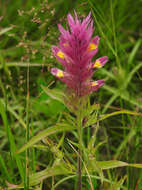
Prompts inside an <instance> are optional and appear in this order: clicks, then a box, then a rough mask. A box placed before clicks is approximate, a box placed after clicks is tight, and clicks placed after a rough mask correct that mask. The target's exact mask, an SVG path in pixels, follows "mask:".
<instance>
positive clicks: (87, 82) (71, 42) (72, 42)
mask: <svg viewBox="0 0 142 190" xmlns="http://www.w3.org/2000/svg"><path fill="white" fill-rule="evenodd" d="M67 19H68V24H69V27H70V29H69V30H65V29H64V28H63V27H62V26H61V25H58V28H59V30H60V33H61V35H60V38H59V47H56V46H52V51H53V54H54V56H55V57H56V58H57V59H58V60H59V61H60V63H61V64H62V66H63V69H64V71H62V70H59V69H57V68H52V69H51V73H52V74H53V75H54V76H56V77H57V78H58V79H60V80H61V81H62V82H64V83H66V84H67V86H68V88H70V89H71V90H72V92H73V93H75V95H76V96H79V97H80V96H85V95H87V94H90V93H91V92H92V91H97V90H98V89H99V88H100V87H101V86H102V85H103V84H104V80H98V81H92V79H91V78H92V75H93V72H94V70H95V69H98V68H101V67H103V66H104V64H105V63H106V62H107V61H108V58H107V57H106V56H104V57H101V58H99V59H97V60H96V61H95V62H94V63H92V62H91V59H92V57H93V56H94V55H96V53H97V52H98V45H99V40H100V38H99V37H98V36H96V37H94V38H93V39H92V34H93V21H92V20H91V14H90V13H89V15H88V16H87V17H86V18H85V19H84V20H83V21H82V22H81V21H80V20H79V19H78V17H77V14H76V13H75V19H73V17H72V16H71V14H68V16H67Z"/></svg>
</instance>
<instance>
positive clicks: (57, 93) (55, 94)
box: [42, 86, 65, 104]
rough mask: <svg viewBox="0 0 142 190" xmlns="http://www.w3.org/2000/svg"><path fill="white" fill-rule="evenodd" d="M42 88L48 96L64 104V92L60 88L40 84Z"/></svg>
mask: <svg viewBox="0 0 142 190" xmlns="http://www.w3.org/2000/svg"><path fill="white" fill-rule="evenodd" d="M42 89H43V90H44V92H45V93H46V94H47V95H48V96H50V97H51V98H53V99H55V100H58V101H59V102H61V103H63V104H64V97H65V94H64V93H63V92H62V91H61V90H58V89H49V88H48V87H45V86H42Z"/></svg>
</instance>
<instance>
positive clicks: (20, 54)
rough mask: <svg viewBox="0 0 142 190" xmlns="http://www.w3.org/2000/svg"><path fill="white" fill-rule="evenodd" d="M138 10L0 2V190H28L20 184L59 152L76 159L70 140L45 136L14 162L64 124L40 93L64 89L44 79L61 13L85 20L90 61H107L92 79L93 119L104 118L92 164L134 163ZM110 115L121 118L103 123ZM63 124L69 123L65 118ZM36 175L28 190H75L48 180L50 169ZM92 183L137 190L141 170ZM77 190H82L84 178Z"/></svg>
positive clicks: (141, 90) (90, 2) (84, 2)
mask: <svg viewBox="0 0 142 190" xmlns="http://www.w3.org/2000/svg"><path fill="white" fill-rule="evenodd" d="M141 7H142V1H141V0H137V1H133V0H125V1H124V0H119V1H117V0H105V1H104V0H78V1H75V0H58V1H55V0H49V1H47V0H36V1H35V0H30V1H27V0H25V1H15V0H0V188H1V189H3V188H4V189H8V187H9V188H10V187H11V188H12V187H13V188H15V189H17V188H18V187H16V186H14V185H12V184H15V185H16V184H22V182H24V184H23V186H24V189H28V187H27V186H26V184H28V183H29V182H28V180H29V179H28V178H27V177H25V176H28V175H29V174H33V173H35V172H40V171H42V170H43V169H45V168H46V167H47V166H48V167H50V166H51V165H52V164H53V161H54V160H56V161H58V159H60V158H61V157H62V156H63V155H62V153H63V152H64V154H65V155H66V158H67V159H68V160H69V161H70V163H72V165H73V166H75V165H76V163H75V161H74V160H76V153H75V151H74V149H73V148H72V145H71V142H69V140H68V139H70V140H72V141H74V139H75V136H76V132H70V133H66V132H63V133H62V134H61V133H60V134H54V135H51V136H50V137H48V138H43V139H42V140H41V141H38V143H36V144H34V145H33V146H31V147H30V149H28V150H26V151H24V152H22V153H21V154H15V152H16V151H17V150H18V149H20V148H21V147H22V146H23V145H24V144H25V143H26V142H27V141H29V139H30V138H31V137H33V136H35V135H36V134H38V133H39V132H40V131H43V130H45V129H48V128H49V127H50V126H53V125H54V124H56V123H59V122H60V121H61V120H63V119H65V118H66V113H67V112H68V110H67V109H66V108H65V106H64V105H63V104H62V103H61V102H59V101H58V100H56V99H54V98H51V96H49V92H48V95H47V93H46V92H45V91H44V90H43V89H44V87H50V89H54V88H56V89H64V85H63V84H62V83H61V82H60V81H57V80H56V79H55V78H54V77H53V76H52V75H51V74H50V72H49V71H50V68H51V67H52V66H55V65H57V66H58V67H60V65H59V63H58V62H57V60H56V59H55V58H54V57H53V56H52V53H51V46H52V45H56V44H57V43H58V36H59V31H58V29H57V24H58V23H61V24H62V25H64V26H66V16H67V13H68V12H70V13H72V14H73V12H74V10H76V12H77V13H78V14H79V15H80V18H84V17H85V16H86V15H88V13H89V11H91V12H92V17H93V19H94V26H95V32H94V35H99V36H100V37H101V41H100V46H99V53H98V55H97V57H100V56H103V55H107V56H108V57H109V63H108V64H106V65H105V67H104V68H103V69H101V70H99V71H97V72H96V73H95V75H94V78H96V79H99V78H100V79H101V78H104V79H105V80H106V85H105V86H104V87H103V88H101V89H100V90H99V91H98V92H97V93H95V94H93V95H92V96H91V101H92V102H95V103H97V104H99V105H100V109H99V114H100V115H102V116H104V118H106V119H103V120H102V121H100V123H99V131H98V134H97V137H96V139H95V140H96V141H95V143H96V144H98V143H99V142H105V143H104V144H103V145H102V146H101V147H100V148H99V149H97V151H96V159H97V160H102V161H103V160H121V161H124V162H127V163H142V159H141V155H142V117H141V116H142V114H141V109H142V85H141V80H142V48H141V40H142V39H141V38H142V27H141V26H142V11H141ZM126 110H127V111H126ZM114 111H118V112H120V113H121V114H117V115H115V116H112V117H110V116H111V115H110V114H109V113H112V112H114ZM124 113H125V114H124ZM107 114H109V115H107ZM67 118H68V120H70V122H71V120H72V118H71V119H70V118H69V115H67ZM58 127H60V126H58ZM26 129H27V130H26ZM55 130H56V129H55ZM91 134H92V130H86V131H85V134H84V137H83V138H84V142H86V144H87V142H89V140H90V137H91ZM45 145H46V146H45ZM61 150H62V151H61ZM26 158H27V159H26ZM28 164H29V169H27V170H26V168H28V167H27V165H28ZM44 172H45V170H44ZM44 172H43V173H40V177H41V176H42V177H41V178H40V181H38V177H39V176H36V177H35V178H34V179H32V180H33V189H37V190H38V189H43V190H44V189H46V190H48V189H51V188H53V189H54V187H53V186H54V184H56V183H57V182H59V183H60V184H59V186H58V187H57V188H56V189H67V188H68V189H70V190H72V189H75V187H76V177H70V178H68V179H66V176H63V175H62V176H61V175H59V176H57V177H54V176H55V175H56V174H58V169H57V168H56V169H55V168H54V167H53V168H51V170H50V172H49V171H48V172H45V173H44ZM25 173H26V175H25ZM47 173H48V175H49V176H50V177H49V176H48V175H47ZM49 173H50V174H49ZM63 174H64V172H63ZM47 177H49V178H47ZM44 178H45V179H44ZM100 179H101V177H100V175H98V174H97V173H96V172H95V173H94V176H93V178H92V183H93V186H94V189H96V190H99V189H101V190H103V189H104V190H110V189H113V190H117V189H128V190H141V189H142V169H136V168H131V167H125V168H116V169H110V170H107V171H105V172H104V182H103V183H102V184H101V180H100ZM63 180H64V181H63ZM36 181H38V183H36ZM83 189H84V190H87V189H90V187H89V182H88V180H87V179H86V178H84V181H83Z"/></svg>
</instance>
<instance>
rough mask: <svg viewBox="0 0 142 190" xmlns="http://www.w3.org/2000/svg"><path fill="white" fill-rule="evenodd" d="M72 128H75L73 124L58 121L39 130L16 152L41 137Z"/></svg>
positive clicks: (31, 144)
mask: <svg viewBox="0 0 142 190" xmlns="http://www.w3.org/2000/svg"><path fill="white" fill-rule="evenodd" d="M73 129H75V127H74V126H70V125H68V124H66V123H59V124H57V125H55V126H52V127H49V128H47V129H45V130H43V131H42V132H40V133H39V134H37V135H36V136H34V137H32V138H31V139H30V140H29V142H28V143H27V144H25V145H24V146H23V147H22V148H20V149H19V150H18V151H17V152H16V154H19V153H21V152H23V151H25V150H26V149H27V148H29V147H31V146H33V145H34V144H35V143H37V142H38V141H40V140H41V139H43V138H45V137H47V136H50V135H52V134H57V133H60V132H65V131H72V130H73Z"/></svg>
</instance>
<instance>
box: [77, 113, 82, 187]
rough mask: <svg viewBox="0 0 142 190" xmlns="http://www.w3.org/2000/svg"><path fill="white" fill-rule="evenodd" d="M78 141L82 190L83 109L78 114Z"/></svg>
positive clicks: (79, 175) (79, 180)
mask: <svg viewBox="0 0 142 190" xmlns="http://www.w3.org/2000/svg"><path fill="white" fill-rule="evenodd" d="M77 120H78V123H77V124H78V126H77V127H78V141H79V148H78V171H77V173H78V190H82V172H81V170H82V163H81V162H82V118H81V111H79V114H78V118H77Z"/></svg>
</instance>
